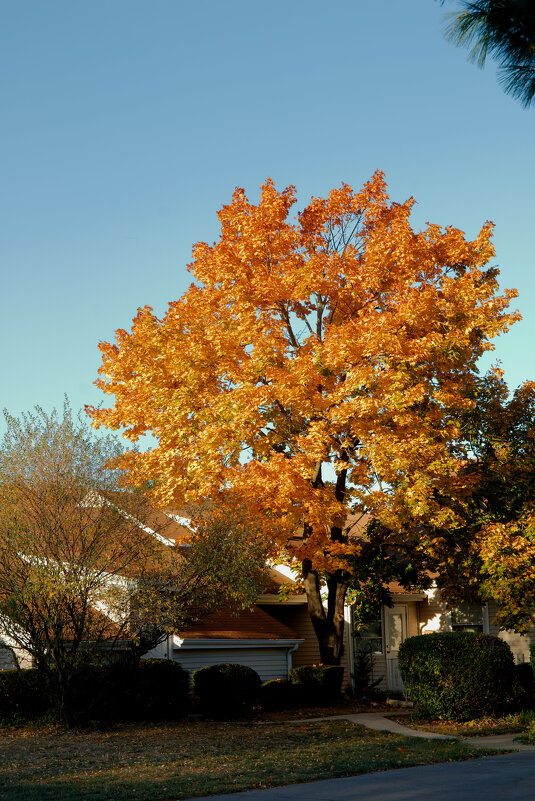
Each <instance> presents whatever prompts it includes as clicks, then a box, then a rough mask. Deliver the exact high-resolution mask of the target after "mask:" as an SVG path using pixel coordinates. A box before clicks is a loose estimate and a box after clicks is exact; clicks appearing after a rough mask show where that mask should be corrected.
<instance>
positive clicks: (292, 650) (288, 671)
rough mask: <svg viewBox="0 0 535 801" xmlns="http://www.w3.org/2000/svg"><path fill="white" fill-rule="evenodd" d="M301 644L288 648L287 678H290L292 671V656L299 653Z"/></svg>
mask: <svg viewBox="0 0 535 801" xmlns="http://www.w3.org/2000/svg"><path fill="white" fill-rule="evenodd" d="M299 645H300V643H298V642H296V643H295V645H292V647H291V648H288V650H287V651H286V671H287V678H290V671H291V669H292V654H293V653H295V651H297V649H298V648H299Z"/></svg>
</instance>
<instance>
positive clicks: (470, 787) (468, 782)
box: [188, 751, 535, 801]
mask: <svg viewBox="0 0 535 801" xmlns="http://www.w3.org/2000/svg"><path fill="white" fill-rule="evenodd" d="M305 799H306V801H535V753H534V752H533V751H519V752H517V753H513V754H503V755H501V756H495V757H482V758H481V759H472V760H469V761H467V762H446V763H442V764H438V765H426V766H425V767H416V768H403V769H401V770H389V771H385V772H383V773H367V774H365V775H364V776H348V777H347V778H344V779H327V780H325V781H320V782H310V783H309V784H292V785H290V786H285V787H274V788H273V789H271V790H247V791H246V792H244V793H231V794H228V795H227V794H225V795H213V796H210V801H302V800H305ZM188 801H199V799H198V798H196V799H188Z"/></svg>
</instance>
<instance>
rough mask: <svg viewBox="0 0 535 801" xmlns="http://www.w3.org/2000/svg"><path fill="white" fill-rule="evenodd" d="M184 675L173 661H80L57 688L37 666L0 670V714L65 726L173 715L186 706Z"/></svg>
mask: <svg viewBox="0 0 535 801" xmlns="http://www.w3.org/2000/svg"><path fill="white" fill-rule="evenodd" d="M188 692H189V675H188V673H187V672H186V671H185V670H183V669H182V667H181V666H180V665H179V664H178V663H177V662H174V661H172V660H167V659H144V660H141V661H140V663H139V665H138V666H133V665H125V664H111V665H95V664H92V665H91V664H84V665H79V666H78V667H77V668H75V669H74V670H73V671H72V672H71V674H70V675H69V679H68V681H67V684H66V685H65V686H64V687H63V688H62V689H61V690H60V688H59V685H58V682H57V681H54V674H52V677H51V680H47V679H46V678H45V677H44V676H43V675H42V674H40V673H39V672H38V671H37V670H23V671H20V670H6V671H1V672H0V719H4V720H7V721H9V720H16V719H17V720H33V719H35V718H38V717H42V716H43V715H46V714H53V715H57V716H59V717H60V718H61V719H62V720H64V721H65V722H66V723H67V724H68V725H70V726H86V725H87V724H88V723H90V722H93V721H95V722H110V721H120V720H124V721H130V720H155V721H158V720H177V719H179V718H181V717H183V716H184V715H185V714H186V712H187V710H188V703H189V701H188Z"/></svg>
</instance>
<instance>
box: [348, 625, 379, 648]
mask: <svg viewBox="0 0 535 801" xmlns="http://www.w3.org/2000/svg"><path fill="white" fill-rule="evenodd" d="M353 636H354V637H355V648H356V649H357V650H361V649H362V650H365V651H368V652H369V653H382V651H383V629H382V626H381V621H380V620H377V621H375V622H374V623H371V624H370V625H369V626H368V627H367V628H365V629H361V630H360V631H354V632H353Z"/></svg>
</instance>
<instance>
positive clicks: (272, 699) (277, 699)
mask: <svg viewBox="0 0 535 801" xmlns="http://www.w3.org/2000/svg"><path fill="white" fill-rule="evenodd" d="M295 689H296V688H295V685H294V684H292V683H291V682H289V681H288V679H272V680H271V681H265V682H264V683H263V684H262V686H261V688H260V703H261V704H262V708H263V709H264V710H266V711H267V712H274V711H279V710H281V709H291V708H292V707H293V706H296V703H297V700H298V698H297V694H296V692H295Z"/></svg>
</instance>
